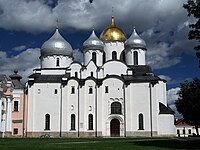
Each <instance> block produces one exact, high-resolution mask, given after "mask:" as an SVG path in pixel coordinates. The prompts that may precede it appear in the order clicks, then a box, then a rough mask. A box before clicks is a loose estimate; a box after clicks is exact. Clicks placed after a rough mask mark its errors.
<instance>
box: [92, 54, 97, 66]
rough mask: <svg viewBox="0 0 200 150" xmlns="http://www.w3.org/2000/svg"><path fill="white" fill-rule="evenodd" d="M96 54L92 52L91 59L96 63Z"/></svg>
mask: <svg viewBox="0 0 200 150" xmlns="http://www.w3.org/2000/svg"><path fill="white" fill-rule="evenodd" d="M96 59H97V55H96V53H95V52H93V53H92V61H94V63H95V64H96Z"/></svg>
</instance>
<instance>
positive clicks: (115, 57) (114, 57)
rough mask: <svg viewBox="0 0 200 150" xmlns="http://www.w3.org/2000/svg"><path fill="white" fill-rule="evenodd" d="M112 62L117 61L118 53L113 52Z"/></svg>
mask: <svg viewBox="0 0 200 150" xmlns="http://www.w3.org/2000/svg"><path fill="white" fill-rule="evenodd" d="M112 60H117V52H116V51H113V52H112Z"/></svg>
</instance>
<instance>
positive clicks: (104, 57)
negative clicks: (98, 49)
mask: <svg viewBox="0 0 200 150" xmlns="http://www.w3.org/2000/svg"><path fill="white" fill-rule="evenodd" d="M105 62H106V54H105V52H104V53H103V63H105Z"/></svg>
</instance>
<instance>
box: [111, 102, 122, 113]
mask: <svg viewBox="0 0 200 150" xmlns="http://www.w3.org/2000/svg"><path fill="white" fill-rule="evenodd" d="M111 114H122V105H121V103H119V102H113V103H112V104H111Z"/></svg>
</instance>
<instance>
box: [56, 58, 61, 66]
mask: <svg viewBox="0 0 200 150" xmlns="http://www.w3.org/2000/svg"><path fill="white" fill-rule="evenodd" d="M59 66H60V59H59V58H57V59H56V67H59Z"/></svg>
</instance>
